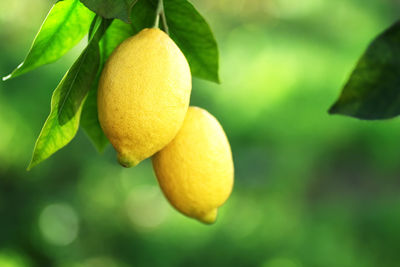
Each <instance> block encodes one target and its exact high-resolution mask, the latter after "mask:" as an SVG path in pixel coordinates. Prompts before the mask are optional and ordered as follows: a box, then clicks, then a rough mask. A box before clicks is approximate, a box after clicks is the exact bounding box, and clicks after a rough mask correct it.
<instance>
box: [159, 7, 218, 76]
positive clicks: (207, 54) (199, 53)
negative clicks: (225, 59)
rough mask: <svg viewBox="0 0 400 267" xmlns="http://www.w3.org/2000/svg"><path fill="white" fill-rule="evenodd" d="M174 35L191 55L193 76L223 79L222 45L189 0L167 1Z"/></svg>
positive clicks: (170, 28) (190, 62)
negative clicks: (221, 68) (220, 66)
mask: <svg viewBox="0 0 400 267" xmlns="http://www.w3.org/2000/svg"><path fill="white" fill-rule="evenodd" d="M164 10H165V15H166V17H167V23H168V28H169V33H170V36H171V38H172V39H173V40H174V41H175V42H176V44H177V45H178V46H179V48H180V49H181V50H182V52H183V54H184V55H185V57H186V58H187V60H188V62H189V65H190V70H191V72H192V75H194V76H196V77H198V78H202V79H206V80H210V81H213V82H217V83H218V82H219V75H218V68H219V59H218V57H219V56H218V47H217V42H216V40H215V38H214V35H213V33H212V31H211V29H210V26H209V25H208V24H207V22H206V21H205V19H204V18H203V17H202V16H201V15H200V13H199V12H197V10H196V9H195V8H194V7H193V5H192V4H191V3H189V2H188V1H187V0H164Z"/></svg>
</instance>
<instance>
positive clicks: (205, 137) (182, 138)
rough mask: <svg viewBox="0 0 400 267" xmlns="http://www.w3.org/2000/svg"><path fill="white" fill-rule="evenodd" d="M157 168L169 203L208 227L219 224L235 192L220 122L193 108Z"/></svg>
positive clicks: (158, 157) (156, 161)
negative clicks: (223, 208)
mask: <svg viewBox="0 0 400 267" xmlns="http://www.w3.org/2000/svg"><path fill="white" fill-rule="evenodd" d="M153 167H154V171H155V174H156V176H157V179H158V182H159V184H160V186H161V189H162V191H163V192H164V195H165V196H166V197H167V199H168V200H169V202H170V203H171V204H172V205H173V206H174V207H175V208H176V209H178V210H179V211H180V212H182V213H183V214H185V215H187V216H189V217H193V218H196V219H198V220H200V221H202V222H204V223H213V222H214V221H215V219H216V217H217V209H218V207H220V206H221V205H222V204H223V203H224V202H225V201H226V200H227V198H228V197H229V195H230V194H231V191H232V187H233V175H234V170H233V161H232V153H231V149H230V146H229V142H228V139H227V138H226V135H225V133H224V130H223V129H222V127H221V125H220V124H219V123H218V121H217V120H216V119H215V118H214V117H213V116H212V115H211V114H210V113H208V112H207V111H205V110H204V109H201V108H198V107H189V110H188V112H187V114H186V118H185V120H184V122H183V125H182V128H181V129H180V130H179V132H178V134H177V135H176V137H175V138H174V139H173V140H172V142H171V143H169V144H168V145H167V146H166V147H165V148H163V149H162V150H161V151H159V152H158V153H157V154H155V155H154V157H153Z"/></svg>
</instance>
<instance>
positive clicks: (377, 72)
mask: <svg viewBox="0 0 400 267" xmlns="http://www.w3.org/2000/svg"><path fill="white" fill-rule="evenodd" d="M329 113H330V114H343V115H348V116H352V117H356V118H359V119H367V120H374V119H387V118H392V117H395V116H397V115H399V114H400V21H398V22H396V23H395V24H394V25H392V26H391V27H390V28H389V29H387V30H386V31H385V32H384V33H382V34H381V35H380V36H378V37H377V38H376V39H375V40H374V41H373V42H372V43H371V44H370V46H369V47H368V49H367V51H366V52H365V54H364V55H363V56H362V57H361V59H360V61H359V62H358V64H357V66H356V68H355V70H354V71H353V73H352V74H351V77H350V79H349V81H348V82H347V84H346V85H345V87H344V89H343V91H342V94H341V96H340V97H339V99H338V100H337V102H336V103H335V104H334V105H333V106H332V107H331V109H330V110H329Z"/></svg>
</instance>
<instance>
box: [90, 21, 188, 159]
mask: <svg viewBox="0 0 400 267" xmlns="http://www.w3.org/2000/svg"><path fill="white" fill-rule="evenodd" d="M191 88H192V81H191V74H190V68H189V64H188V63H187V61H186V58H185V56H184V55H183V53H182V52H181V51H180V49H179V48H178V46H177V45H176V44H175V43H174V42H173V40H172V39H171V38H170V37H169V36H168V35H167V34H165V33H164V32H163V31H161V30H159V29H155V28H152V29H144V30H142V31H141V32H139V33H138V34H137V35H135V36H132V37H130V38H128V39H127V40H125V41H124V42H122V43H121V44H120V45H119V46H118V47H117V48H116V49H115V50H114V52H113V53H112V54H111V56H110V57H109V59H108V60H107V62H106V64H105V66H104V69H103V71H102V74H101V77H100V82H99V88H98V98H97V102H98V113H99V121H100V125H101V127H102V129H103V131H104V133H105V135H106V136H107V138H108V139H109V140H110V142H111V144H112V145H113V147H114V148H115V150H116V151H117V153H118V161H119V162H120V164H121V165H123V166H125V167H132V166H135V165H136V164H138V163H139V162H140V161H142V160H143V159H146V158H148V157H150V156H152V155H153V154H154V153H156V152H157V151H159V150H160V149H161V148H163V147H164V146H165V145H167V144H168V143H169V142H170V141H171V140H172V139H173V138H174V136H175V135H176V133H177V132H178V130H179V128H180V127H181V125H182V122H183V120H184V118H185V114H186V112H187V109H188V106H189V99H190V92H191Z"/></svg>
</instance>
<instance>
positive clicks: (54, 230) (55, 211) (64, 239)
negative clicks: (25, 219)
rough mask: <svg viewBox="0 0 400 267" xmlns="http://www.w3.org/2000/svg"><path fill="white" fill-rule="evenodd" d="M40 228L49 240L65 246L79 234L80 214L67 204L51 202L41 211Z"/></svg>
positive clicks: (54, 243)
mask: <svg viewBox="0 0 400 267" xmlns="http://www.w3.org/2000/svg"><path fill="white" fill-rule="evenodd" d="M39 228H40V232H41V233H42V235H43V238H44V239H45V240H46V241H47V242H49V243H51V244H53V245H59V246H65V245H68V244H70V243H72V242H73V241H74V240H75V239H76V237H77V236H78V230H79V224H78V216H77V214H76V212H75V210H74V209H73V208H72V207H71V206H69V205H67V204H51V205H48V206H47V207H45V208H44V209H43V211H42V212H41V214H40V217H39Z"/></svg>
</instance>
